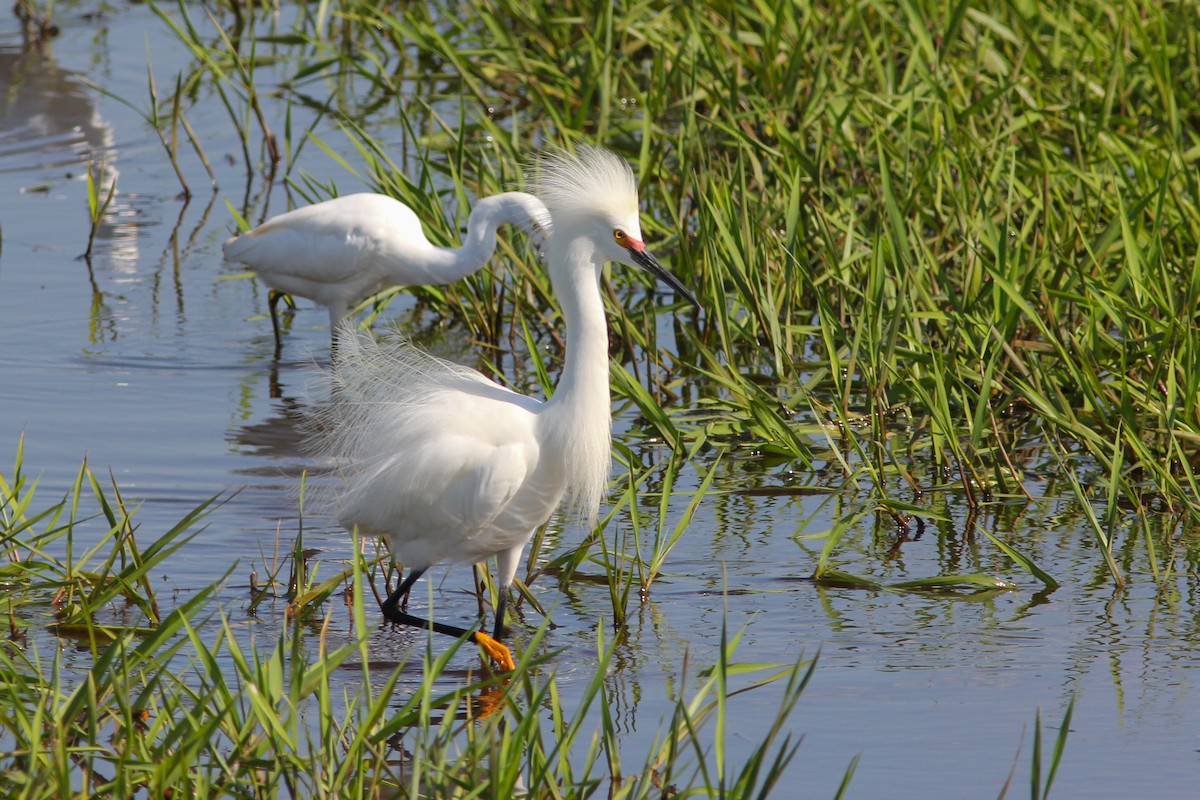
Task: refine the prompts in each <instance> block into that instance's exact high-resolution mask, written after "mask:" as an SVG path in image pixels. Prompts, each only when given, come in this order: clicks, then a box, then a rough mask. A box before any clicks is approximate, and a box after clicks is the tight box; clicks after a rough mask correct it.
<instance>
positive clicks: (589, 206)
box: [530, 145, 638, 219]
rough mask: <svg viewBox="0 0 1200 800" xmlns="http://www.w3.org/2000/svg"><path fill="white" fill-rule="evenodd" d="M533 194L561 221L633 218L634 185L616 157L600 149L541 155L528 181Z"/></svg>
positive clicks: (635, 205)
mask: <svg viewBox="0 0 1200 800" xmlns="http://www.w3.org/2000/svg"><path fill="white" fill-rule="evenodd" d="M530 184H531V185H532V187H533V192H534V194H536V195H537V196H538V197H540V198H541V200H542V202H544V203H545V204H546V206H547V207H548V208H549V209H550V211H551V213H552V214H553V215H555V216H558V217H559V218H560V219H561V218H566V217H583V216H589V217H592V216H607V217H613V218H618V219H623V218H628V217H633V218H636V217H637V213H638V195H637V182H636V181H635V180H634V177H633V170H631V169H630V168H629V164H627V163H626V162H625V159H623V158H621V157H620V156H618V155H616V154H614V153H612V152H610V151H608V150H605V149H604V148H602V147H594V146H591V145H580V146H579V147H578V148H576V150H575V152H573V153H569V152H567V151H565V150H554V151H551V152H549V153H547V154H544V155H542V156H541V157H540V158H539V159H538V161H537V163H536V165H535V171H534V175H533V177H532V178H531V179H530Z"/></svg>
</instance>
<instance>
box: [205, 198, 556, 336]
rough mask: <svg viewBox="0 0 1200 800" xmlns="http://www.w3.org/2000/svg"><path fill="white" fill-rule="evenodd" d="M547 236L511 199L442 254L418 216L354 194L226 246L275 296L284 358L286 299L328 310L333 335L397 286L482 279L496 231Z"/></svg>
mask: <svg viewBox="0 0 1200 800" xmlns="http://www.w3.org/2000/svg"><path fill="white" fill-rule="evenodd" d="M505 224H512V225H518V226H521V227H522V228H524V229H525V230H536V231H538V232H539V233H545V232H546V229H548V226H549V215H548V213H547V211H546V207H545V206H544V205H543V204H542V202H541V201H540V200H538V199H537V198H536V197H534V196H533V195H530V194H525V193H524V192H505V193H503V194H497V195H492V196H490V197H485V198H483V199H481V200H479V202H477V203H476V204H475V207H474V208H473V209H472V210H471V216H470V217H469V218H468V220H467V233H466V236H465V237H464V239H463V244H462V247H459V248H457V249H455V248H445V247H436V246H434V245H433V244H432V243H430V241H429V240H428V239H427V238H425V232H424V231H423V230H422V229H421V221H420V220H419V219H418V218H417V215H416V214H415V213H413V210H412V209H411V208H409V207H408V206H406V205H405V204H404V203H401V202H400V201H399V200H396V199H394V198H392V197H388V196H387V195H383V194H370V193H362V194H351V195H345V196H343V197H335V198H333V199H332V200H326V201H324V202H321V203H315V204H313V205H311V206H303V207H301V208H297V209H295V210H293V211H288V212H287V213H285V214H280V215H279V216H277V217H272V218H271V219H269V220H267V221H266V222H264V223H263V224H262V225H259V226H258V227H257V228H255V229H254V230H251V231H248V232H246V233H243V234H241V235H240V236H235V237H233V238H230V239H228V240H226V241H225V243H224V244H223V245H222V252H223V254H224V256H225V259H226V260H227V261H232V262H239V263H242V264H245V265H246V266H248V267H249V268H250V269H252V270H253V271H254V272H255V274H256V275H257V276H258V278H259V279H260V280H261V281H262V282H263V283H265V284H266V285H267V286H268V287H270V289H271V294H270V300H269V304H270V312H271V323H272V326H273V329H274V331H275V349H276V354H277V355H278V352H279V350H280V347H281V346H282V345H281V340H280V336H279V323H278V320H277V318H276V304H277V303H278V301H279V298H280V297H282V296H283V295H285V294H288V295H293V296H296V297H304V298H307V299H309V300H313V301H315V302H317V303H319V304H320V305H323V306H325V307H326V309H327V310H328V311H329V325H330V330H335V329H336V326H337V323H338V322H339V321H340V320H341V319H342V318H343V317H345V316H346V315H347V314H348V313H349V312H350V309H351V308H353V307H354V305H355V304H357V303H358V302H359V301H360V300H362V299H363V298H364V297H369V296H370V295H373V294H377V293H379V292H381V291H383V290H384V289H388V288H391V287H393V286H424V285H432V284H443V283H453V282H454V281H456V280H459V279H460V278H464V277H466V276H467V275H470V274H472V273H473V272H476V271H477V270H479V269H480V268H481V267H483V265H484V264H486V263H487V261H488V259H489V258H491V256H492V253H493V252H495V249H496V228H497V227H499V226H500V225H505Z"/></svg>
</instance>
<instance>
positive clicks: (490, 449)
mask: <svg viewBox="0 0 1200 800" xmlns="http://www.w3.org/2000/svg"><path fill="white" fill-rule="evenodd" d="M539 167H540V169H539V174H538V176H537V179H536V189H535V191H536V193H537V196H538V197H539V198H540V200H541V201H542V202H544V203H545V206H546V208H548V209H549V214H550V219H551V224H552V226H553V231H554V233H553V235H552V236H551V237H550V239H549V241H548V242H547V245H546V252H545V262H546V265H547V270H548V271H549V274H550V282H551V286H552V289H553V291H554V294H555V296H556V297H557V298H558V300H559V303H560V304H561V306H562V315H563V320H564V322H565V324H566V336H565V339H566V353H565V356H564V359H563V367H562V374H561V376H560V377H559V381H558V385H557V386H556V387H555V390H554V394H553V396H552V397H551V398H550V399H548V400H546V401H544V402H543V401H540V400H537V399H535V398H532V397H526V396H524V395H521V394H517V393H516V392H513V391H511V390H509V389H506V388H504V387H502V386H500V385H498V384H497V383H495V382H493V381H491V380H489V379H488V378H486V377H484V376H483V375H481V374H480V373H478V372H476V371H475V370H472V369H468V368H465V367H461V366H457V365H454V364H451V363H448V362H446V361H442V360H440V359H437V358H435V357H433V356H431V355H428V354H426V353H424V352H422V351H420V350H418V349H417V348H415V347H413V346H412V345H411V344H407V343H406V344H401V345H400V346H399V347H393V348H384V347H382V346H380V345H379V344H378V343H376V342H375V341H374V340H373V339H372V338H371V337H370V336H369V335H366V334H359V333H357V332H355V331H352V330H350V329H348V328H347V327H343V329H342V332H341V337H342V338H341V339H340V340H339V344H338V347H339V351H338V359H337V361H336V362H335V363H334V364H333V366H332V367H331V368H330V373H331V378H332V399H331V402H330V404H329V406H328V407H327V408H326V409H324V410H323V411H321V412H319V414H318V417H317V420H316V424H315V426H314V433H313V435H312V437H311V439H310V444H311V445H312V446H313V449H314V450H315V451H316V452H319V453H323V454H326V455H332V456H335V457H336V458H337V459H338V460H339V462H340V463H341V464H342V467H343V477H344V479H345V485H344V487H342V490H341V491H340V493H339V495H338V496H337V499H336V504H337V516H338V522H339V523H340V524H341V525H343V526H345V527H346V528H347V529H352V528H354V527H356V526H357V528H358V530H359V532H360V533H361V534H363V535H375V536H381V537H383V539H384V540H385V541H386V543H387V546H388V547H389V549H390V550H391V553H392V555H393V557H394V558H395V560H396V562H397V563H398V564H400V565H402V566H404V567H407V568H408V570H409V572H408V574H407V576H405V577H404V579H403V580H402V581H401V582H400V585H399V586H398V587H397V589H396V590H395V591H394V592H392V593H391V594H390V595H389V596H388V597H387V599H386V600H385V601H384V602H383V603H382V604H381V610H382V611H383V614H384V616H385V617H387V619H389V620H391V621H392V622H395V623H399V624H406V625H414V626H418V627H422V628H429V629H432V630H434V631H437V632H440V633H446V634H450V635H454V636H465V635H467V633H468V632H467V631H466V630H465V629H462V628H457V627H453V626H449V625H443V624H436V623H433V622H431V621H428V620H425V619H422V618H420V617H415V616H412V615H410V614H408V613H406V611H405V609H406V607H407V602H408V595H409V592H410V591H411V589H412V587H413V584H414V583H415V582H416V580H417V579H418V578H420V576H421V575H422V574H423V573H424V572H425V570H426V569H428V568H429V567H430V566H432V565H434V564H437V563H439V562H442V561H450V562H459V563H472V562H478V561H484V560H487V559H489V558H491V557H492V556H495V557H496V561H497V567H498V579H499V585H500V592H499V602H498V604H497V606H496V622H495V627H494V628H493V630H492V633H491V635H490V636H489V635H488V634H487V633H484V632H483V631H478V632H474V633H472V634H471V637H472V639H473V640H474V641H476V642H477V643H479V644H480V645H481V646H482V647H483V649H484V651H485V652H486V653H487V654H488V655H489V656H490V657H491V658H492V659H493V660H494V661H496V662H497V663H498V664H499V665H500V666H501V667H502V668H504V669H509V670H511V669H512V668H513V660H512V656H511V654H510V653H509V650H508V648H507V647H505V646H504V645H503V644H501V643H500V642H499V641H498V640H499V639H500V638H501V635H502V633H503V630H504V611H505V605H506V603H507V600H508V591H509V588H510V587H511V585H512V582H513V578H514V576H515V575H516V571H517V565H518V563H519V561H520V557H521V551H522V549H523V548H524V547H525V544H526V542H528V541H529V539H530V537H531V536H532V535H533V533H534V531H535V530H536V529H537V528H538V527H539V526H541V525H542V524H543V523H545V522H546V520H547V519H549V518H550V515H551V514H552V513H553V512H554V510H555V509H556V508H557V507H558V506H559V504H560V503H561V502H563V501H564V500H565V501H567V502H568V503H569V504H570V505H571V506H572V507H573V509H574V510H575V511H577V512H578V513H579V515H580V516H581V517H583V518H584V519H585V520H587V521H589V522H594V520H595V517H596V513H597V510H598V508H599V504H600V499H601V496H602V495H603V492H604V489H605V486H606V485H607V478H608V470H609V461H610V458H611V455H610V436H611V428H612V417H611V407H610V397H609V383H608V371H609V364H608V325H607V321H606V320H605V316H604V305H603V302H602V300H601V295H600V274H601V270H602V268H603V266H604V264H605V262H608V261H617V262H620V263H622V264H628V265H630V266H636V267H641V268H643V269H645V270H647V271H649V272H650V273H651V274H652V275H654V276H656V277H657V278H659V279H660V280H662V281H663V282H664V283H666V284H667V285H669V286H670V287H671V288H673V289H674V290H675V292H676V293H677V294H679V295H680V296H682V297H684V298H686V299H687V300H688V301H690V302H691V303H693V304H696V300H695V298H694V297H693V296H692V294H691V293H690V292H689V291H688V290H687V289H686V288H685V287H684V286H683V284H682V283H680V281H679V280H678V279H677V278H675V277H674V276H673V275H672V274H671V273H669V272H668V271H667V270H666V269H664V268H663V266H662V265H661V264H660V263H659V262H658V260H657V259H655V258H654V256H652V255H651V254H650V253H649V252H648V251H647V250H646V247H645V245H644V244H643V243H642V233H641V226H640V224H639V222H638V197H637V187H636V184H635V182H634V177H633V173H632V171H631V170H630V169H629V165H628V164H626V163H625V162H624V161H623V160H622V159H620V158H619V157H618V156H616V155H614V154H612V153H611V152H609V151H607V150H603V149H600V148H594V147H581V148H580V149H579V150H578V152H577V153H575V154H567V153H555V154H553V155H549V156H546V157H544V158H543V159H542V160H541V162H540V165H539Z"/></svg>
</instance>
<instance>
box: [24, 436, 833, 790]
mask: <svg viewBox="0 0 1200 800" xmlns="http://www.w3.org/2000/svg"><path fill="white" fill-rule="evenodd" d="M10 474H11V476H12V477H11V478H5V477H0V488H2V489H3V495H2V498H0V499H2V501H3V505H2V508H3V512H4V513H3V523H4V526H3V530H2V533H3V538H2V542H3V547H4V552H5V553H6V555H7V556H8V558H7V559H6V563H7V564H8V567H6V569H5V575H4V578H5V583H6V589H7V593H8V598H9V599H8V612H9V618H10V620H11V621H12V622H11V623H10V626H11V627H10V635H9V637H8V639H7V641H6V642H5V643H4V644H3V646H0V699H2V700H3V702H0V790H2V791H3V792H4V794H5V796H6V797H23V798H39V797H46V798H50V797H73V796H87V797H130V796H135V795H137V794H138V793H140V792H143V791H144V792H147V793H148V794H149V796H152V797H162V796H180V795H182V796H198V795H201V796H221V797H252V798H258V797H276V796H279V795H280V794H284V795H286V796H291V797H384V796H386V797H423V796H432V797H460V796H461V797H468V796H470V797H494V798H511V797H516V796H530V797H588V796H593V795H595V796H609V797H629V798H640V797H659V796H662V792H663V789H664V787H666V786H675V787H677V788H678V789H679V790H688V789H692V790H695V791H698V792H701V793H703V794H707V795H712V794H713V793H721V794H723V795H725V796H734V797H750V796H762V795H765V794H766V793H768V792H769V791H770V790H771V788H772V787H773V785H774V784H775V783H776V782H777V781H778V780H779V779H780V778H781V776H782V774H783V771H784V768H785V767H786V766H787V764H788V762H789V761H790V760H791V758H792V757H793V755H794V754H795V751H796V747H797V744H796V742H795V741H794V739H795V737H794V735H793V734H788V733H786V732H785V722H786V720H787V719H788V717H789V715H790V713H791V710H792V708H793V707H794V706H795V705H796V703H797V702H798V701H799V700H800V697H801V694H802V693H803V690H804V686H805V684H806V683H807V681H808V678H809V676H810V675H811V674H812V669H813V663H812V662H810V661H805V660H801V661H799V662H797V663H795V664H773V665H771V664H746V663H740V662H738V661H737V660H736V659H735V652H736V645H737V638H738V637H737V636H732V637H729V638H726V637H724V636H723V637H722V642H721V646H720V648H719V650H718V651H717V652H716V660H715V662H714V663H712V664H709V665H705V667H704V669H703V670H701V671H700V672H699V673H697V674H689V669H688V666H687V663H686V655H684V656H683V658H684V659H685V662H684V666H683V669H682V670H681V673H680V684H679V690H678V693H677V694H674V695H672V696H668V697H667V698H665V700H666V707H667V708H668V709H670V710H669V712H668V714H667V719H668V721H667V723H666V724H665V726H664V727H663V728H661V730H660V732H659V735H658V736H657V738H656V740H655V743H654V745H653V747H651V748H650V749H649V750H648V751H647V752H644V753H638V754H636V755H631V756H628V757H627V756H625V755H623V753H622V747H621V743H620V736H619V735H618V732H617V729H616V727H615V723H614V721H613V720H612V718H611V716H610V714H609V711H608V701H607V699H606V698H605V693H606V692H607V691H608V689H607V688H606V679H607V676H608V672H609V668H610V664H611V660H612V657H613V649H614V646H615V640H614V639H611V638H608V637H607V635H606V633H605V631H606V626H605V625H599V626H597V628H596V631H597V634H596V635H597V640H596V648H597V650H596V664H595V668H594V669H595V671H594V673H593V675H592V676H591V678H590V679H589V680H588V681H587V683H586V685H585V686H584V688H583V691H582V692H581V693H579V696H578V697H577V699H576V700H577V701H576V702H574V703H573V704H572V705H571V707H568V706H567V705H565V704H564V702H563V700H562V699H561V697H560V696H559V693H558V691H557V689H556V687H555V681H554V677H555V676H554V667H553V665H552V664H550V663H547V656H545V655H538V653H539V652H541V649H542V648H541V647H540V646H539V643H540V641H541V637H542V636H543V634H544V633H545V626H543V627H542V628H540V629H538V630H536V631H534V633H533V635H532V637H531V638H530V639H529V641H528V642H527V643H526V645H525V648H524V651H523V652H524V657H523V658H522V659H521V660H520V662H519V664H518V667H517V670H516V671H515V672H513V673H512V674H509V675H504V676H493V675H491V674H490V672H488V671H487V670H485V669H480V670H478V671H474V672H471V671H469V672H467V673H466V674H465V676H464V675H463V673H462V672H461V670H460V669H458V668H454V671H453V673H451V665H452V664H453V663H454V662H461V661H462V660H463V654H460V653H459V652H458V650H459V648H460V646H462V645H463V641H460V642H458V643H453V642H451V643H449V644H448V645H447V646H445V647H439V649H438V651H437V655H434V653H433V651H432V650H430V651H427V652H426V653H425V655H424V658H423V660H422V661H421V663H413V664H404V663H402V664H399V665H396V666H389V667H384V668H381V667H380V666H378V662H377V661H376V660H374V659H373V658H372V655H371V652H370V650H369V649H368V646H367V642H368V638H369V634H370V632H371V630H372V628H373V627H374V623H370V624H369V623H368V622H367V612H366V608H365V606H364V602H365V598H367V597H369V596H370V595H369V592H368V591H367V590H366V586H365V582H366V580H367V579H368V564H367V563H366V562H365V560H364V559H363V558H361V557H359V558H356V559H354V560H352V561H351V562H350V563H349V564H348V565H346V568H345V570H344V571H343V572H341V573H340V574H338V575H336V576H334V578H333V580H334V581H335V582H336V584H337V585H339V586H342V587H349V588H350V589H352V596H353V598H354V601H353V603H352V604H351V607H350V609H349V612H350V619H351V621H352V623H351V632H350V633H349V635H347V634H346V632H344V631H342V632H340V633H336V634H334V633H332V632H331V629H332V622H333V611H332V609H329V608H327V609H326V610H324V611H322V612H321V613H319V614H315V613H308V614H298V613H293V609H294V608H295V607H296V606H306V607H307V608H308V610H309V611H310V612H312V611H314V610H316V609H320V608H322V607H323V606H322V600H321V598H318V597H314V592H319V591H320V587H316V588H315V589H314V587H313V586H312V585H311V584H310V583H308V582H307V581H306V579H305V578H304V577H303V574H302V573H303V572H304V570H302V569H300V568H299V567H296V566H295V565H294V566H293V580H292V582H291V583H292V585H291V587H290V588H289V590H288V592H287V596H288V597H289V599H290V600H291V602H290V603H288V604H287V605H286V610H285V611H284V613H282V614H281V615H280V619H279V620H277V622H276V624H275V625H274V626H272V627H273V629H274V630H275V631H276V632H275V633H267V634H266V635H260V636H258V637H253V638H250V639H249V640H247V638H246V636H245V633H244V632H242V631H239V630H237V627H238V626H237V625H236V624H235V623H234V622H232V621H231V620H230V619H229V618H228V617H227V616H226V614H225V613H224V612H223V611H222V610H221V609H220V608H219V607H217V606H216V605H215V603H214V597H215V596H216V595H217V594H218V592H219V589H220V586H221V582H218V583H216V584H213V585H211V586H208V587H206V588H204V589H201V590H199V591H197V592H195V593H194V594H193V595H192V596H191V597H189V598H187V599H185V600H184V601H183V602H182V603H180V604H179V605H178V606H177V607H175V608H171V609H169V610H168V609H163V610H161V611H160V609H159V608H158V607H157V603H156V602H155V597H154V594H153V592H152V590H151V582H150V581H149V574H150V572H151V570H154V569H156V568H158V567H159V566H161V565H162V563H163V561H164V560H165V559H166V558H167V557H168V556H170V555H173V554H174V555H177V554H175V551H176V549H177V548H178V547H179V546H180V545H181V544H182V543H184V542H186V541H187V539H188V538H190V536H191V535H194V533H195V532H196V530H195V526H196V524H197V523H198V522H199V521H200V520H201V519H202V517H203V514H204V512H205V510H206V508H207V507H208V506H209V505H210V503H211V501H210V503H204V504H202V505H201V506H199V507H197V508H196V509H195V510H193V511H192V512H190V513H189V514H188V515H186V516H185V518H184V519H183V520H181V521H180V523H179V524H178V525H176V526H175V527H173V528H172V529H171V530H169V531H167V532H166V533H164V534H162V535H161V536H159V537H158V538H157V539H154V541H152V542H150V544H149V545H148V546H146V547H144V548H141V547H138V546H137V544H136V543H135V542H134V541H133V538H132V528H131V527H130V516H129V515H128V514H126V513H125V512H124V511H123V510H121V511H120V512H119V513H118V511H117V510H118V509H121V503H120V501H119V492H118V490H117V489H116V487H113V489H112V493H113V496H115V498H116V499H115V500H113V499H110V495H109V494H108V493H106V492H103V491H101V490H100V488H99V486H98V485H97V484H96V482H95V481H94V480H90V472H89V471H88V470H87V468H86V466H85V467H84V468H83V469H82V470H81V477H80V479H79V480H78V481H77V482H76V484H75V487H74V489H73V490H72V493H71V495H70V496H69V497H68V498H67V499H66V500H65V501H64V502H63V503H59V504H55V505H51V506H49V507H46V508H42V507H39V506H38V505H37V504H36V503H35V502H34V501H33V490H34V488H35V487H34V482H31V481H29V480H27V479H26V478H25V473H24V465H23V456H22V455H21V453H20V451H18V457H17V461H16V467H15V469H14V470H13V471H12V472H11V473H10ZM93 505H94V506H95V507H96V508H97V512H96V513H94V514H90V513H86V512H87V510H88V508H87V507H88V506H93ZM97 522H99V523H100V525H99V527H100V528H101V533H100V535H99V536H96V535H95V531H94V530H92V529H94V528H95V527H97V526H96V524H95V523H97ZM110 522H111V523H113V524H112V526H111V528H110V530H109V532H108V533H107V534H105V533H103V527H104V525H107V524H109V523H110ZM189 530H190V531H191V533H187V532H188V531H189ZM85 535H90V536H91V537H93V538H94V539H95V542H96V543H95V544H94V545H93V546H91V547H90V548H88V550H87V551H86V553H77V552H75V551H74V549H73V547H72V543H73V542H76V541H78V540H81V539H83V538H84V537H85ZM300 549H301V548H300V547H299V545H297V547H296V550H297V552H298V553H299V551H300ZM55 552H65V553H66V554H67V558H66V560H65V561H64V560H62V559H61V558H59V557H57V556H55V555H54V553H55ZM355 552H358V548H357V547H356V548H355ZM95 562H98V564H99V567H98V568H95V567H92V564H93V563H95ZM47 576H53V577H52V578H50V579H47ZM81 586H82V587H84V589H83V590H81V589H79V588H77V587H81ZM77 591H83V592H85V593H86V598H85V599H79V600H71V599H70V597H71V596H72V594H73V593H74V592H77ZM64 593H65V595H66V596H67V598H68V599H67V600H63V599H61V598H62V597H63V596H64ZM328 596H329V592H328V591H326V592H324V595H323V597H328ZM118 600H121V601H122V602H128V603H137V605H138V608H139V609H140V610H141V612H142V615H143V617H144V619H143V622H142V624H128V623H123V624H113V623H111V622H109V621H107V620H106V619H105V617H106V616H110V615H111V612H112V610H113V609H114V607H115V606H116V605H117V601H118ZM77 607H78V608H77ZM18 620H19V623H18ZM35 629H37V630H35ZM42 629H45V630H47V631H49V632H50V633H51V634H53V635H57V636H64V635H71V636H72V637H74V638H77V639H79V640H81V641H83V642H85V643H87V645H88V647H87V649H86V650H85V651H84V653H83V654H76V655H75V656H74V657H73V658H72V661H73V664H72V666H71V667H70V668H64V667H63V665H62V663H61V660H60V659H61V655H60V651H59V650H58V648H56V647H53V646H51V647H48V648H47V647H46V645H47V644H48V643H52V642H53V641H54V639H53V635H47V633H46V632H45V631H43V630H42ZM381 670H382V672H381ZM355 673H357V676H358V680H354V679H352V678H351V677H348V676H353V675H354V674H355ZM413 674H416V675H418V676H419V677H418V678H416V679H415V680H414V678H413V677H412V675H413ZM774 684H778V685H779V686H778V693H779V694H780V697H781V701H780V706H779V708H778V711H777V714H776V717H775V719H774V722H773V724H770V725H767V726H765V727H764V729H763V731H762V734H761V738H760V739H759V741H758V744H757V745H756V746H754V747H752V748H751V749H750V751H749V755H748V757H747V758H746V760H745V761H743V762H733V761H732V760H731V759H729V758H728V757H727V756H726V747H725V739H724V737H725V731H724V728H725V725H724V718H725V713H726V711H725V709H726V703H727V701H728V699H729V698H731V697H734V696H736V695H738V694H740V693H742V692H746V691H752V690H754V689H756V688H761V687H766V686H769V685H774ZM447 687H449V688H447ZM714 759H715V761H714Z"/></svg>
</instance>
